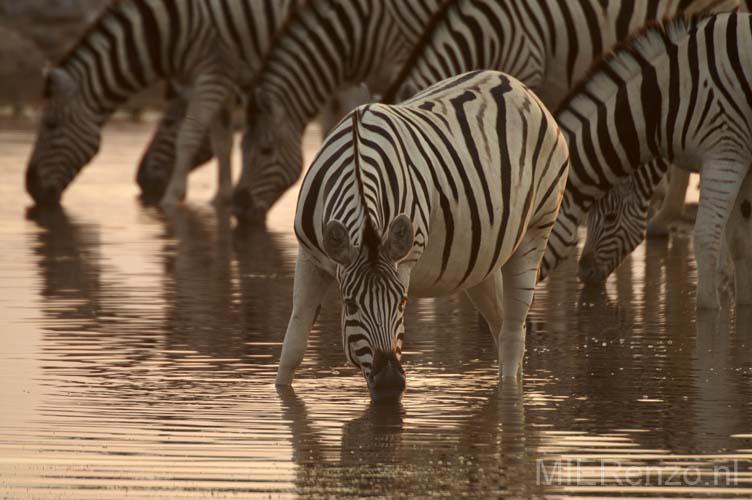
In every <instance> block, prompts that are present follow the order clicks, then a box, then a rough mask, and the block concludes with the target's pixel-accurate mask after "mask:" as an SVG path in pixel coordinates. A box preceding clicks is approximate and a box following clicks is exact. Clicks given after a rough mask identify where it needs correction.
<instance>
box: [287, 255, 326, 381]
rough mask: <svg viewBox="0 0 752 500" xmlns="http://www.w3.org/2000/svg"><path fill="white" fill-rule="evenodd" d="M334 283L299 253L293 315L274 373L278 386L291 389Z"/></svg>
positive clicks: (293, 292) (293, 297)
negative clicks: (285, 386) (328, 292)
mask: <svg viewBox="0 0 752 500" xmlns="http://www.w3.org/2000/svg"><path fill="white" fill-rule="evenodd" d="M332 283H334V277H333V276H331V275H329V274H327V273H326V272H325V271H323V270H322V269H321V268H320V267H318V266H317V265H316V264H315V263H314V262H313V261H312V260H311V258H310V256H309V255H308V254H307V253H306V251H305V250H303V249H300V250H299V251H298V260H297V262H296V263H295V281H294V283H293V291H292V314H290V322H289V323H288V324H287V332H285V340H284V342H283V344H282V354H281V355H280V358H279V369H278V370H277V379H276V382H275V383H276V384H277V385H290V383H292V378H293V375H294V374H295V369H296V368H297V367H298V366H300V363H301V362H302V361H303V355H304V354H305V350H306V346H307V345H308V334H309V333H310V332H311V328H313V324H314V323H315V322H316V317H317V316H318V313H319V308H320V307H321V302H322V301H323V300H324V296H325V295H326V291H327V290H328V289H329V288H330V287H331V285H332Z"/></svg>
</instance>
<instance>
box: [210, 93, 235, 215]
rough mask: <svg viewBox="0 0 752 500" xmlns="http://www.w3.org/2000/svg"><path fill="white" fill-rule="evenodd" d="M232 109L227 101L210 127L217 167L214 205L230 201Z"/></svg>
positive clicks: (229, 101) (231, 103)
mask: <svg viewBox="0 0 752 500" xmlns="http://www.w3.org/2000/svg"><path fill="white" fill-rule="evenodd" d="M232 107H233V102H232V100H228V101H227V102H226V103H225V105H224V106H223V107H222V109H221V110H220V112H219V113H218V114H217V117H216V118H215V119H214V121H213V122H212V125H211V144H212V149H213V150H214V154H215V155H216V157H217V165H218V167H219V172H218V176H217V193H216V194H215V195H214V198H213V199H212V203H213V204H214V205H224V204H227V203H230V202H231V201H232V160H231V157H232V135H233V126H232Z"/></svg>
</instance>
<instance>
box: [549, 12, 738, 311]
mask: <svg viewBox="0 0 752 500" xmlns="http://www.w3.org/2000/svg"><path fill="white" fill-rule="evenodd" d="M750 49H752V17H750V15H749V14H726V15H718V16H714V17H709V18H704V19H696V20H691V21H684V20H675V21H673V22H670V23H668V24H666V25H664V26H657V27H654V28H650V29H647V30H646V31H645V32H644V33H643V34H642V35H640V36H638V37H637V38H635V39H634V40H632V41H631V42H630V43H629V44H627V45H625V46H623V47H621V48H619V49H618V50H617V51H615V53H614V55H613V56H611V57H609V58H607V59H606V60H605V61H603V62H602V63H600V64H599V65H598V66H597V67H596V68H595V69H594V71H593V73H592V75H591V77H590V78H589V79H588V80H587V81H586V82H584V83H583V84H582V85H581V86H580V87H579V88H578V89H576V90H575V92H573V93H572V95H571V96H569V98H568V99H567V100H566V102H565V103H564V104H563V105H562V107H561V108H560V110H559V112H558V113H557V120H558V122H559V124H560V126H561V127H562V130H563V131H564V132H565V134H566V136H567V139H568V141H569V145H570V152H571V155H572V170H571V172H570V177H569V182H568V184H567V191H566V194H565V198H564V203H563V206H562V211H561V213H560V214H559V217H558V220H557V225H556V227H555V228H554V230H553V232H552V235H551V242H550V244H549V248H548V250H547V252H546V256H545V258H544V262H543V264H542V267H541V276H542V277H545V276H546V275H547V274H548V273H549V272H550V271H551V269H553V267H555V265H556V264H557V263H558V261H559V260H560V259H561V258H562V257H565V256H566V254H567V253H568V251H569V248H570V247H571V246H572V245H574V243H575V242H576V230H577V226H578V225H579V223H580V222H581V220H582V219H583V217H584V214H585V213H586V212H587V210H588V209H589V208H590V207H591V206H592V204H593V203H594V202H595V201H596V200H598V199H599V198H601V197H602V196H603V195H604V194H605V192H606V191H607V190H608V189H610V188H611V186H613V184H614V183H616V182H617V180H618V179H621V178H624V177H626V176H627V175H630V174H631V173H632V172H633V171H634V170H635V169H636V168H637V167H639V166H640V165H642V164H644V163H646V162H648V161H651V160H653V159H655V158H664V159H665V160H667V161H670V162H673V163H674V164H676V165H677V166H679V167H680V168H684V169H688V170H694V171H698V172H699V173H700V177H701V181H702V182H701V191H700V205H699V209H698V214H697V223H696V226H695V254H696V257H697V263H698V281H699V283H698V291H697V306H698V307H700V308H717V307H718V297H717V293H716V290H717V286H716V285H717V283H716V280H717V273H716V270H717V263H718V259H719V254H720V245H721V239H722V233H723V230H724V227H725V226H726V222H727V220H728V219H729V215H730V213H731V211H732V207H733V205H734V203H735V201H736V198H737V194H738V193H739V190H740V186H741V185H742V181H743V180H744V178H745V176H746V175H747V172H748V170H749V158H750V156H751V155H752V124H751V123H750V117H752V73H750V70H749V68H752V50H750ZM734 259H735V260H737V261H740V262H741V261H743V262H747V261H748V260H749V259H750V255H749V251H747V250H745V251H744V252H742V253H741V254H738V255H735V256H734ZM746 266H747V265H746V264H744V265H741V266H737V283H739V281H740V275H739V272H740V268H744V267H746ZM741 280H742V281H743V282H749V278H748V277H742V278H741ZM737 301H738V302H740V303H747V301H752V290H748V289H741V290H740V289H739V288H737Z"/></svg>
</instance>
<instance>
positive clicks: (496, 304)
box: [465, 272, 504, 345]
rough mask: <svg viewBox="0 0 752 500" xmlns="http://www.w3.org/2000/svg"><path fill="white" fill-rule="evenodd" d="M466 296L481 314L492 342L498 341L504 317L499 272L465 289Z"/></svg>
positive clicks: (501, 282) (501, 284) (501, 281)
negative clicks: (489, 331)
mask: <svg viewBox="0 0 752 500" xmlns="http://www.w3.org/2000/svg"><path fill="white" fill-rule="evenodd" d="M465 294H467V298H469V299H470V302H472V303H473V305H474V306H475V308H476V309H478V311H479V312H480V314H481V315H482V316H483V319H485V320H486V323H487V324H488V329H489V330H491V335H492V336H493V339H494V343H495V344H497V345H498V343H499V332H500V331H501V325H502V321H503V319H504V316H503V309H502V296H503V280H502V277H501V272H495V273H493V274H492V275H491V276H489V277H488V278H486V279H485V280H484V281H482V282H481V283H480V284H478V285H475V286H474V287H472V288H469V289H468V290H465Z"/></svg>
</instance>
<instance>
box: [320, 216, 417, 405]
mask: <svg viewBox="0 0 752 500" xmlns="http://www.w3.org/2000/svg"><path fill="white" fill-rule="evenodd" d="M413 238H414V233H413V225H412V222H411V221H410V218H409V217H408V216H407V215H405V214H402V215H399V216H397V217H396V218H395V219H394V220H392V222H391V224H390V225H389V229H388V230H387V234H386V237H385V238H382V237H381V236H379V234H378V233H377V231H376V229H375V228H374V225H373V224H372V223H371V221H370V219H367V220H366V224H365V227H364V233H363V244H362V245H361V246H360V247H359V248H358V247H354V246H353V245H352V243H351V241H350V236H349V232H348V230H347V228H346V227H345V225H344V224H342V223H341V222H339V221H336V220H332V221H330V222H329V223H327V225H326V227H325V229H324V250H325V251H326V253H327V254H328V255H329V257H330V258H331V259H332V260H333V261H334V262H336V263H337V264H338V266H337V281H338V283H339V289H340V293H341V295H342V302H343V307H342V342H343V346H344V349H345V355H346V356H347V359H348V360H349V361H350V362H351V363H352V364H354V365H355V366H356V367H358V368H360V370H361V373H362V374H363V377H364V378H365V379H366V382H367V384H368V389H369V391H370V392H371V398H372V399H373V400H374V401H379V400H383V399H394V398H398V397H399V396H400V395H401V394H402V391H403V390H404V388H405V372H404V370H403V369H402V365H401V364H400V357H401V355H402V339H403V337H404V333H405V325H404V312H405V305H406V304H407V283H405V281H406V279H401V278H400V275H399V272H398V269H397V265H398V263H399V262H400V261H401V260H402V259H404V258H405V257H406V256H407V255H408V254H409V253H410V250H411V249H412V245H413Z"/></svg>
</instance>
